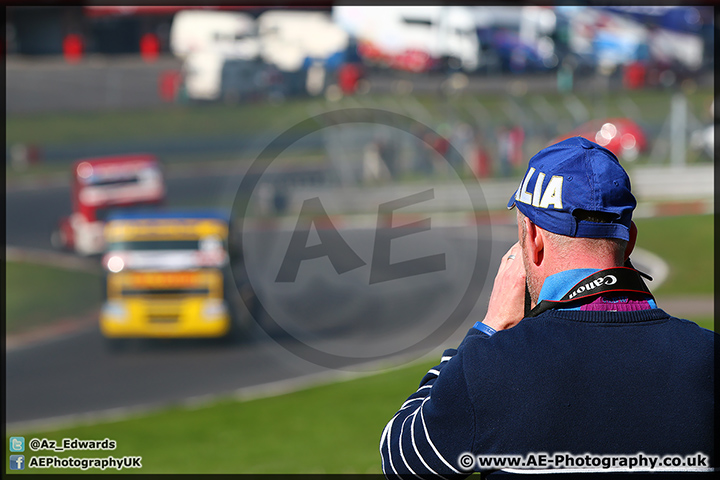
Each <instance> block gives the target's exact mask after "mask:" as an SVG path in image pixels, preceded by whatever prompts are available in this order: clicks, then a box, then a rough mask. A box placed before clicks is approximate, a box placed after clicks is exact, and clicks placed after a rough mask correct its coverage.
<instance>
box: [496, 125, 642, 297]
mask: <svg viewBox="0 0 720 480" xmlns="http://www.w3.org/2000/svg"><path fill="white" fill-rule="evenodd" d="M635 205H636V201H635V197H633V195H632V193H631V191H630V179H629V178H628V176H627V173H626V172H625V170H624V169H623V168H622V166H620V163H619V162H618V160H617V158H616V157H615V155H613V153H612V152H610V151H609V150H607V149H606V148H603V147H601V146H600V145H598V144H596V143H593V142H590V141H589V140H586V139H584V138H582V137H573V138H570V139H567V140H564V141H562V142H560V143H557V144H555V145H551V146H549V147H547V148H545V149H543V150H541V151H540V152H538V153H537V154H536V155H535V156H534V157H532V158H531V159H530V163H529V165H528V170H527V173H526V174H525V177H524V178H523V181H522V182H521V184H520V187H519V188H518V190H517V191H516V192H515V195H514V196H513V197H512V198H511V199H510V201H509V202H508V208H513V207H515V206H516V207H517V209H518V236H519V239H520V244H521V246H522V251H523V260H524V264H525V270H526V276H527V283H528V288H529V290H530V295H531V297H532V300H533V304H535V303H537V298H538V295H539V293H540V288H541V287H542V284H543V282H544V280H545V278H547V277H548V276H549V275H552V274H554V273H557V272H560V271H563V270H568V269H571V268H609V267H613V266H618V265H622V264H623V263H624V261H625V260H626V259H627V257H628V256H629V255H630V252H631V251H632V248H633V246H634V244H635V237H636V234H637V230H636V229H635V225H634V224H633V223H632V211H633V210H634V208H635Z"/></svg>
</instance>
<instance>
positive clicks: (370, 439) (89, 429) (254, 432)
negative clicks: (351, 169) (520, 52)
mask: <svg viewBox="0 0 720 480" xmlns="http://www.w3.org/2000/svg"><path fill="white" fill-rule="evenodd" d="M433 365H437V360H435V361H433V362H429V361H428V362H423V363H422V364H414V365H413V366H410V367H404V368H402V369H398V370H393V371H389V372H385V373H381V374H378V375H374V376H371V377H364V378H358V379H354V380H349V381H345V382H339V383H334V384H329V385H322V386H318V387H313V388H309V389H306V390H301V391H298V392H293V393H289V394H286V395H282V396H278V397H270V398H261V399H256V400H250V401H232V400H223V401H220V402H218V403H217V404H214V405H211V406H207V407H202V408H196V409H189V408H180V407H175V408H171V409H168V410H166V411H163V412H160V413H154V414H150V415H147V416H144V417H138V418H132V419H127V420H123V421H118V422H112V423H102V424H97V425H91V426H78V427H75V428H68V429H63V430H59V431H54V432H44V433H34V434H26V442H29V441H30V439H32V438H48V439H52V440H58V441H60V440H61V439H62V438H71V439H72V438H79V439H86V440H87V439H100V440H102V439H104V438H110V439H111V440H115V441H117V448H116V450H114V451H113V452H72V453H48V452H38V454H45V455H48V454H52V455H58V456H70V455H72V456H74V457H76V458H80V457H101V456H107V455H108V454H112V455H113V456H114V457H116V458H117V457H122V456H124V455H140V456H142V457H143V460H142V465H143V468H142V470H140V471H139V472H137V473H178V472H182V473H381V472H380V457H379V453H378V446H379V442H380V434H381V433H382V430H383V428H384V426H385V423H386V422H387V421H388V420H389V415H392V413H393V412H395V411H396V410H397V408H398V407H399V404H400V403H401V402H402V399H404V398H406V397H407V396H408V395H409V393H410V392H412V391H413V390H414V389H416V388H417V385H418V382H419V381H420V378H421V377H422V375H423V372H425V371H427V369H429V368H431V367H432V366H433ZM11 433H12V434H13V435H15V434H17V435H23V432H11ZM6 440H7V439H6ZM32 455H33V453H32V452H30V451H26V462H29V461H30V458H29V457H30V456H32ZM6 468H7V467H6ZM6 471H7V470H6ZM25 471H26V472H27V471H28V470H27V469H26V470H25ZM36 471H37V470H36ZM52 471H55V472H58V473H59V472H62V471H63V470H52V469H50V470H47V472H48V473H50V472H52ZM92 472H95V473H97V472H98V470H88V473H92ZM106 472H108V471H107V470H106ZM125 472H127V471H125ZM131 472H132V471H131ZM43 473H44V472H43Z"/></svg>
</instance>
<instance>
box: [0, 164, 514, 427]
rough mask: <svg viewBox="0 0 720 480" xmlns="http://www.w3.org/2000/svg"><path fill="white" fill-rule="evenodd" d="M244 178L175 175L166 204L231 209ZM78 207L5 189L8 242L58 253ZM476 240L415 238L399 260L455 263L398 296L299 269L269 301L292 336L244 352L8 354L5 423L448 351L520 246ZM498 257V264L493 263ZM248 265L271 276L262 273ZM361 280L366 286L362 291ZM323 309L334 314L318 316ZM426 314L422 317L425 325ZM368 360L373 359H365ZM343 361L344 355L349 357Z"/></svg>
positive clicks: (247, 346) (163, 345)
mask: <svg viewBox="0 0 720 480" xmlns="http://www.w3.org/2000/svg"><path fill="white" fill-rule="evenodd" d="M238 180H239V179H238V178H237V177H232V176H228V175H225V174H206V175H183V176H177V177H170V178H168V181H167V183H168V204H169V205H171V206H172V205H191V204H193V203H198V202H199V203H202V204H203V205H205V206H212V205H215V206H218V207H227V205H228V203H227V202H228V199H230V201H231V200H232V196H233V195H234V191H235V189H236V188H237V184H238ZM69 210H70V200H69V192H68V190H67V187H52V188H45V189H41V190H35V191H14V192H8V194H7V225H6V226H7V241H8V244H9V245H15V246H26V247H34V248H43V249H45V248H48V249H49V248H50V243H49V237H50V232H51V231H52V229H53V228H54V226H55V224H56V222H57V219H58V218H59V217H60V216H61V215H64V214H67V213H68V212H69ZM477 231H478V230H476V229H474V227H472V228H470V229H469V230H468V229H467V228H464V227H457V228H454V227H453V228H451V227H447V228H440V227H438V228H435V227H433V231H432V232H425V233H423V234H418V236H417V237H415V238H417V239H422V238H423V237H422V236H421V235H425V234H428V235H429V234H430V233H431V234H432V235H434V236H432V237H427V238H426V241H414V242H409V243H406V244H405V247H404V248H403V249H402V251H401V254H402V255H405V256H406V257H407V258H418V257H422V256H424V255H427V254H428V253H432V252H435V251H442V252H444V253H445V254H446V262H447V268H446V270H445V271H444V272H439V273H438V275H439V276H437V277H432V275H435V274H427V275H417V276H416V277H414V278H413V279H409V280H407V282H406V283H404V284H398V283H396V284H395V285H396V286H395V287H393V282H385V284H379V285H381V287H378V288H377V289H376V291H373V290H372V289H371V288H369V287H368V286H367V281H366V280H363V279H366V278H367V275H368V269H362V268H359V269H357V270H356V272H357V274H355V273H354V272H351V274H349V275H347V274H346V276H345V277H342V278H343V279H346V278H347V279H348V280H344V281H343V282H337V283H334V284H332V285H324V284H322V282H321V283H320V284H318V283H313V282H315V279H316V277H317V275H318V272H320V271H321V270H322V269H323V268H325V269H326V268H328V265H329V263H327V264H323V263H322V262H321V261H317V262H307V264H304V265H303V270H301V272H302V274H303V275H304V277H301V278H300V277H299V278H300V280H302V281H301V282H300V286H301V287H302V288H300V289H299V290H298V291H297V292H295V293H292V292H291V293H290V294H289V296H286V297H284V299H283V301H278V302H276V303H273V302H272V301H271V300H270V299H269V298H268V297H267V295H268V293H267V292H265V293H264V294H265V297H264V300H263V301H264V303H265V305H266V306H267V308H268V310H269V311H270V313H271V314H272V315H273V318H274V319H275V320H276V321H277V323H278V324H280V325H282V326H283V327H284V331H282V332H281V331H278V330H277V329H276V330H273V329H272V328H268V332H269V333H268V332H266V331H265V330H262V329H261V328H260V327H255V328H254V329H253V333H252V338H251V339H249V340H248V341H245V342H242V343H240V344H234V345H230V344H220V343H218V342H214V341H182V342H178V341H173V342H142V343H139V344H137V345H134V346H133V348H131V349H130V350H129V351H125V352H120V353H111V352H109V351H108V350H107V349H106V348H105V346H104V344H103V338H102V337H101V335H100V333H99V331H98V329H97V327H96V326H93V327H91V328H88V329H85V330H83V331H79V332H76V333H74V334H71V335H68V336H66V337H62V338H58V339H54V340H50V341H47V342H42V343H39V344H37V345H34V346H29V347H25V348H21V349H17V350H11V351H9V352H7V357H6V392H7V397H6V422H7V424H8V425H9V426H13V425H19V424H23V423H26V422H34V421H42V420H50V419H55V420H57V419H58V418H60V417H66V416H73V415H82V414H88V413H97V412H107V411H109V410H112V409H128V408H129V409H133V408H145V407H151V406H159V405H167V404H173V403H177V402H181V401H184V400H186V399H188V398H195V397H203V396H206V395H214V394H229V393H231V392H234V391H236V390H238V389H241V388H244V387H250V386H257V385H264V384H268V383H272V382H276V381H280V380H285V379H292V378H296V377H300V376H305V375H312V374H316V373H321V372H326V371H329V370H334V369H344V370H356V369H358V368H359V367H357V365H359V364H363V363H367V362H371V361H373V360H375V359H378V358H383V359H385V360H386V361H387V363H392V361H393V360H392V354H393V353H394V352H400V351H402V353H403V355H404V358H412V357H413V356H414V357H417V356H419V355H421V354H423V353H426V352H427V351H429V350H430V349H431V348H432V346H433V341H435V340H437V341H438V342H441V341H448V340H447V339H448V338H451V340H450V341H451V342H457V339H459V338H461V337H462V336H463V335H464V333H465V332H466V331H467V328H469V327H470V326H471V325H472V323H474V322H475V321H477V320H479V319H481V315H482V313H483V311H484V307H485V305H486V302H487V297H488V294H489V289H488V286H489V285H491V282H492V277H493V275H489V279H488V278H487V277H488V275H487V272H488V271H492V272H494V271H495V269H496V266H497V262H498V260H497V259H498V258H499V257H500V255H501V254H502V253H504V252H505V250H506V249H507V248H508V247H509V246H510V245H511V244H512V243H513V240H512V236H513V232H512V229H505V230H503V229H502V228H500V229H498V228H496V229H494V230H493V232H492V234H491V232H490V231H489V229H487V230H483V231H482V232H481V233H482V234H483V235H487V236H488V237H487V238H484V239H483V242H482V243H481V245H482V246H483V248H482V249H478V245H480V243H478V240H477V235H476V233H477ZM341 233H342V235H343V236H344V237H345V238H346V240H347V242H348V243H349V244H351V245H353V247H354V248H356V250H358V252H359V254H360V255H361V256H362V257H363V258H365V260H366V261H368V264H369V258H370V256H371V255H372V252H370V251H369V249H371V244H372V242H371V241H370V240H369V239H371V238H372V237H371V236H370V232H368V231H364V230H363V229H347V230H342V232H341ZM491 236H492V237H493V238H490V237H491ZM408 238H410V237H408ZM253 241H254V242H255V243H256V244H258V245H264V244H266V243H267V242H266V241H265V240H263V239H261V238H260V237H256V238H255V240H252V238H251V237H249V240H248V242H249V243H250V244H252V243H253ZM276 243H278V242H276ZM279 244H282V242H279ZM364 248H366V249H367V250H368V251H364V250H363V249H364ZM468 251H470V252H477V254H478V255H480V257H478V258H477V259H475V260H476V261H475V263H472V262H468V261H463V259H464V258H466V257H467V255H466V254H465V253H464V252H468ZM270 253H272V252H270ZM491 257H492V258H494V259H496V260H492V261H491V260H489V259H490V258H491ZM269 258H274V257H273V255H270V257H269ZM393 261H396V260H393ZM463 263H464V264H465V265H463ZM468 264H469V266H468ZM476 264H477V265H481V266H482V267H483V270H482V271H481V272H480V274H479V275H477V278H478V279H481V281H480V282H479V283H476V285H475V286H476V287H482V286H483V285H482V284H484V288H482V289H480V290H478V291H475V292H473V293H472V294H471V295H470V296H466V297H462V295H461V294H462V292H463V291H464V290H465V288H466V287H467V286H468V275H470V273H471V270H472V266H473V265H476ZM249 268H261V269H262V268H263V267H262V264H260V265H255V266H249ZM273 268H274V267H273ZM368 268H369V267H368ZM353 275H355V276H354V277H353ZM435 279H437V281H436V280H435ZM353 282H356V283H353ZM362 282H364V283H363V285H364V286H360V285H361V283H362ZM408 282H409V283H408ZM413 282H414V283H413ZM353 285H356V286H357V288H358V289H359V288H364V289H365V290H364V292H365V294H364V295H366V296H364V297H363V296H359V295H356V294H355V293H356V292H358V291H359V290H354V289H355V288H356V287H355V286H353ZM413 288H417V289H418V290H416V291H418V292H423V293H422V294H421V295H420V296H419V297H415V298H412V297H409V298H402V294H403V292H407V291H409V290H412V289H413ZM377 292H380V293H377ZM260 295H261V296H262V292H260ZM373 295H375V296H373ZM406 297H408V295H406ZM461 297H462V298H461ZM353 299H359V300H355V301H353ZM448 299H452V302H451V304H450V307H454V306H455V305H458V306H462V308H460V307H458V309H459V310H461V311H463V312H465V313H467V315H464V316H463V317H462V318H460V319H459V321H457V322H454V323H453V322H446V323H442V322H441V321H440V320H438V324H439V325H438V324H435V325H433V324H432V322H433V318H434V317H433V316H432V315H431V313H432V312H437V313H438V318H445V317H447V316H448V315H450V313H448V310H447V305H448ZM283 302H284V303H283ZM320 304H322V305H325V306H332V308H325V310H322V309H318V308H319V307H317V305H320ZM283 305H284V306H285V307H286V308H287V310H286V311H293V310H292V309H305V310H304V311H305V312H306V313H307V314H308V317H307V318H312V322H310V323H308V324H306V325H303V326H300V327H299V326H298V325H297V324H293V321H294V320H297V318H299V317H297V316H296V317H294V320H293V318H290V319H287V318H283V315H282V312H281V311H280V310H278V308H282V307H283ZM313 309H315V310H313ZM433 309H435V310H433ZM443 309H445V310H443ZM298 311H299V310H298ZM423 312H425V313H423ZM423 314H424V315H425V317H424V318H420V317H421V316H422V315H423ZM450 316H451V315H450ZM478 317H480V318H478ZM388 319H391V321H388ZM456 320H457V319H456ZM438 327H439V328H438ZM433 329H436V331H435V332H433V333H432V334H433V335H434V336H433V337H432V338H431V339H430V340H429V341H427V340H425V341H423V338H425V337H427V335H426V333H427V332H431V331H432V330H433ZM298 343H301V344H303V345H305V346H307V347H310V349H311V350H313V351H320V352H326V353H327V355H324V356H323V357H322V359H319V361H314V359H313V357H312V356H308V355H305V356H303V355H302V352H300V356H299V355H298V351H297V348H296V347H297V345H298ZM436 343H437V342H436ZM371 346H372V348H371ZM394 346H395V347H396V348H395V347H394ZM435 346H436V345H435ZM366 351H367V352H368V354H367V355H363V353H364V352H366ZM344 352H347V355H343V353H344ZM395 361H397V360H395ZM353 365H355V366H356V367H353ZM375 368H377V367H375Z"/></svg>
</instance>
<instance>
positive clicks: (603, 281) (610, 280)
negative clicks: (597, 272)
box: [568, 275, 617, 300]
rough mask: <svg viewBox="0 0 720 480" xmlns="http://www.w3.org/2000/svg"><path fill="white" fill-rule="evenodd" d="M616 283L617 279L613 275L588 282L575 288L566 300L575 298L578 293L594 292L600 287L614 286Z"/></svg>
mask: <svg viewBox="0 0 720 480" xmlns="http://www.w3.org/2000/svg"><path fill="white" fill-rule="evenodd" d="M616 283H617V278H616V277H615V275H606V276H604V277H600V278H597V279H595V280H593V281H592V282H588V283H586V284H585V285H581V286H579V287H578V288H576V289H575V290H574V291H573V292H572V293H571V294H570V295H568V300H571V299H573V298H575V296H577V295H578V294H580V293H583V292H587V291H589V290H595V289H596V288H598V287H599V286H600V285H614V284H616Z"/></svg>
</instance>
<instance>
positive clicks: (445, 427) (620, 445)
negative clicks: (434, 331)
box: [380, 304, 716, 477]
mask: <svg viewBox="0 0 720 480" xmlns="http://www.w3.org/2000/svg"><path fill="white" fill-rule="evenodd" d="M653 306H654V304H653ZM715 338H716V334H715V333H713V332H711V331H709V330H706V329H703V328H700V327H698V326H697V325H696V324H694V323H692V322H689V321H687V320H681V319H678V318H674V317H671V316H670V315H668V314H667V313H665V312H664V311H663V310H661V309H658V308H651V309H647V310H641V311H630V312H609V311H579V310H549V311H546V312H544V313H542V314H540V315H538V316H537V317H534V318H526V319H524V320H522V321H521V322H520V323H519V324H518V325H516V326H515V327H513V328H510V329H508V330H502V331H499V332H497V333H495V334H494V335H492V336H488V335H487V334H485V333H483V332H480V331H478V330H476V329H471V330H470V332H469V333H468V334H467V336H466V337H465V339H464V340H463V341H462V343H461V344H460V346H459V347H458V349H457V350H454V349H451V350H447V351H445V353H444V354H443V357H442V360H441V363H440V365H438V366H437V367H434V368H433V369H431V370H430V371H429V372H428V373H427V374H426V375H425V376H424V378H423V379H422V381H421V383H420V388H419V389H418V390H417V391H416V392H415V393H414V394H412V395H411V396H410V397H409V398H408V399H407V401H406V402H405V403H404V404H403V405H402V407H401V408H400V410H399V411H398V412H397V414H396V415H395V416H394V417H393V418H392V419H391V420H390V422H389V423H388V424H387V426H386V427H385V430H384V431H383V433H382V438H381V442H380V452H381V455H382V467H383V472H384V473H385V475H386V476H388V477H394V476H396V474H400V475H402V476H414V475H413V474H417V475H423V476H427V475H435V474H437V475H442V476H444V477H464V476H467V475H468V474H469V473H471V472H467V471H464V470H463V469H461V468H460V467H459V465H458V458H459V456H460V455H461V454H463V453H471V454H473V455H476V456H477V455H490V454H520V455H526V454H528V453H529V452H534V453H538V452H547V453H550V454H552V453H559V452H570V453H572V454H577V455H581V454H585V453H591V454H598V455H601V454H637V453H638V452H643V453H645V454H657V455H665V454H681V455H691V454H695V453H697V452H702V453H704V454H706V455H708V456H711V455H712V453H713V446H714V445H713V433H714V432H713V420H714V419H713V407H714V389H713V386H714V353H713V346H714V341H715ZM710 461H711V462H712V459H711V460H710ZM473 469H474V470H479V469H480V468H479V467H477V465H475V467H474V468H473Z"/></svg>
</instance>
